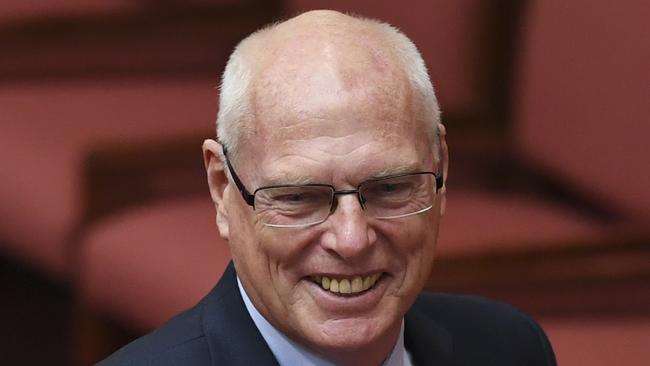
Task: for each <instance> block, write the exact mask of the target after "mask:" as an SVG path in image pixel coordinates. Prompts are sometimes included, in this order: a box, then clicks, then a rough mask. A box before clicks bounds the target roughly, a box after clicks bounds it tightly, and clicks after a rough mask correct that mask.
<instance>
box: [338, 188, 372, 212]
mask: <svg viewBox="0 0 650 366" xmlns="http://www.w3.org/2000/svg"><path fill="white" fill-rule="evenodd" d="M347 194H356V195H357V200H358V201H359V205H361V208H362V209H365V208H366V206H365V202H364V199H363V197H362V196H361V193H360V192H359V189H358V188H357V189H343V190H340V191H336V190H334V191H333V192H332V206H331V208H330V214H332V213H334V211H336V208H337V207H338V200H337V199H336V196H343V195H347Z"/></svg>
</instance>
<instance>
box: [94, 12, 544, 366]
mask: <svg viewBox="0 0 650 366" xmlns="http://www.w3.org/2000/svg"><path fill="white" fill-rule="evenodd" d="M218 139H219V142H217V141H213V140H207V141H205V142H204V144H203V151H204V158H205V164H206V169H207V174H208V182H209V186H210V192H211V195H212V199H213V200H214V203H215V207H216V210H217V215H216V223H217V226H218V228H219V232H220V234H221V236H223V237H224V238H225V239H226V240H227V241H228V243H229V246H230V250H231V253H232V259H233V263H234V268H233V266H232V265H231V266H230V268H229V269H228V270H226V273H225V274H224V276H223V278H222V279H221V280H220V282H219V284H218V285H217V287H216V288H215V289H214V290H213V291H212V292H211V293H210V294H209V295H207V297H206V298H204V299H203V300H202V301H201V302H200V303H199V304H198V305H196V306H195V307H194V308H192V309H190V310H188V311H187V312H185V313H183V314H181V315H180V316H178V317H176V318H174V319H173V320H171V321H170V322H169V323H167V324H166V325H165V326H163V327H162V328H161V329H159V330H157V331H156V332H154V333H152V334H150V335H148V336H145V337H143V338H142V339H139V340H137V341H136V342H134V343H132V344H130V345H128V346H127V347H125V348H124V349H122V350H121V351H119V352H118V353H116V354H115V355H113V356H112V357H111V358H109V359H108V360H106V361H105V362H104V363H102V364H103V365H272V364H280V365H305V364H308V365H312V364H313V365H358V366H362V365H501V366H502V365H554V364H555V360H554V356H553V352H552V350H551V348H550V345H549V343H548V341H547V339H546V337H545V336H544V334H543V332H542V331H541V330H540V328H539V327H538V326H537V325H536V324H535V323H534V322H533V321H532V320H530V319H529V318H527V317H526V316H524V315H522V314H520V313H519V312H517V311H515V310H514V309H512V308H510V307H507V306H504V305H499V304H495V303H492V302H488V301H486V300H482V299H478V298H473V297H455V296H447V295H433V294H428V295H419V294H420V291H421V290H422V288H423V286H424V284H425V282H426V281H427V279H428V278H429V274H430V271H431V266H432V263H433V259H434V249H435V246H436V240H437V234H438V224H439V222H440V219H441V216H442V214H443V213H444V206H445V186H444V179H445V178H446V166H447V151H446V145H445V130H444V127H443V126H442V124H440V115H439V110H438V105H437V101H436V98H435V95H434V92H433V87H432V85H431V82H430V81H429V78H428V75H427V71H426V68H425V66H424V63H423V62H422V59H421V57H420V55H419V53H418V51H417V50H416V48H415V46H414V45H413V44H412V43H411V42H410V40H408V38H406V36H404V35H403V34H401V33H399V32H398V31H397V30H395V29H394V28H392V27H390V26H388V25H386V24H381V23H378V22H375V21H370V20H364V19H358V18H353V17H350V16H346V15H343V14H340V13H336V12H332V11H314V12H309V13H305V14H302V15H300V16H298V17H296V18H293V19H290V20H288V21H286V22H283V23H280V24H277V25H273V26H271V27H269V28H267V29H264V30H262V31H259V32H257V33H255V34H253V35H252V36H250V37H249V38H247V39H245V40H244V41H242V42H241V43H240V44H239V46H238V47H237V48H236V50H235V51H234V53H233V54H232V56H231V57H230V60H229V62H228V65H227V67H226V71H225V73H224V77H223V84H222V89H221V100H220V110H219V116H218Z"/></svg>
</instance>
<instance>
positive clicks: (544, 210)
mask: <svg viewBox="0 0 650 366" xmlns="http://www.w3.org/2000/svg"><path fill="white" fill-rule="evenodd" d="M599 234H601V229H600V226H599V225H598V224H597V223H596V222H594V221H593V220H590V219H588V218H585V217H583V216H581V215H577V214H575V213H572V212H570V211H567V210H566V209H564V208H562V207H557V206H555V205H552V204H549V203H546V202H542V201H538V200H533V199H530V198H527V197H522V196H517V195H513V194H505V193H504V194H493V193H484V192H480V191H454V190H453V189H452V190H450V192H448V194H447V206H446V212H445V217H444V218H443V220H442V223H441V228H440V238H439V240H438V248H437V250H438V256H439V258H445V257H454V256H472V255H482V254H487V253H494V252H495V251H497V252H498V251H521V250H526V251H527V250H530V249H543V248H546V247H553V246H560V245H566V244H569V243H574V242H584V243H588V242H589V240H590V239H593V238H597V237H598V236H599Z"/></svg>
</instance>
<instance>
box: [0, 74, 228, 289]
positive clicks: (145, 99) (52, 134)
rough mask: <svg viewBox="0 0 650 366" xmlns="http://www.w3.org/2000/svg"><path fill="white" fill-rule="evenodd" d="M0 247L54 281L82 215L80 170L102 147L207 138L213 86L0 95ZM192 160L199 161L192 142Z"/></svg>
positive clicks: (143, 85)
mask: <svg viewBox="0 0 650 366" xmlns="http://www.w3.org/2000/svg"><path fill="white" fill-rule="evenodd" d="M0 110H1V111H2V112H1V113H2V123H1V124H0V146H2V154H0V166H2V170H3V173H2V179H1V180H0V243H1V245H3V246H4V248H3V250H9V251H10V252H12V253H14V254H16V255H18V256H20V257H23V258H26V259H27V260H29V261H31V262H33V263H34V264H35V265H36V266H38V267H41V268H44V269H46V270H47V271H48V272H50V273H52V274H55V275H57V276H59V277H64V276H65V273H66V272H67V271H68V268H67V264H66V255H65V253H66V250H65V247H66V243H67V240H68V235H69V234H70V232H71V230H72V229H73V228H74V227H75V226H76V225H77V224H78V222H79V220H80V215H81V211H82V204H83V203H82V202H81V194H82V189H81V178H82V176H81V173H82V162H83V159H84V157H85V156H86V154H87V153H88V151H89V150H90V149H91V148H92V147H93V146H96V145H98V144H103V143H112V144H115V143H128V142H129V141H146V140H148V139H151V140H159V139H161V138H165V137H171V136H182V135H187V134H194V135H196V134H198V133H206V135H207V134H211V132H210V131H211V130H212V128H213V127H212V126H213V123H214V122H213V121H212V120H211V118H213V116H215V115H216V92H215V90H214V85H210V84H208V83H204V82H200V81H196V82H191V81H188V82H180V81H169V82H165V81H157V82H145V81H141V82H120V81H115V82H88V83H82V82H79V83H69V84H51V85H25V84H23V85H11V86H8V87H4V88H0ZM196 149H197V150H196V151H197V159H200V157H201V151H200V141H197V147H196Z"/></svg>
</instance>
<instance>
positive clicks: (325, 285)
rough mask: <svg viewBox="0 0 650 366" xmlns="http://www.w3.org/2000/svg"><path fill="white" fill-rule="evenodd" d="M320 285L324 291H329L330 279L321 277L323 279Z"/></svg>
mask: <svg viewBox="0 0 650 366" xmlns="http://www.w3.org/2000/svg"><path fill="white" fill-rule="evenodd" d="M319 277H320V276H319ZM316 282H318V281H316ZM320 285H321V286H323V288H324V289H325V290H329V289H330V279H329V277H323V279H322V280H321V284H320Z"/></svg>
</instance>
